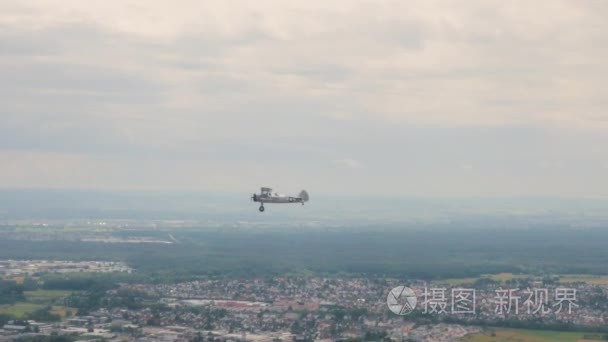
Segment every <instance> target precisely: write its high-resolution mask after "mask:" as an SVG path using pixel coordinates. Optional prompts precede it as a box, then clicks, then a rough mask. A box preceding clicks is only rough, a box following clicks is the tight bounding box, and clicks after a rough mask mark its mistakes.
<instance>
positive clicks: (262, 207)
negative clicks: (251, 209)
mask: <svg viewBox="0 0 608 342" xmlns="http://www.w3.org/2000/svg"><path fill="white" fill-rule="evenodd" d="M260 212H264V205H263V204H262V205H261V206H260Z"/></svg>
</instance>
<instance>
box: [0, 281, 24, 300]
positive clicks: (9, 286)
mask: <svg viewBox="0 0 608 342" xmlns="http://www.w3.org/2000/svg"><path fill="white" fill-rule="evenodd" d="M23 290H24V289H23V285H21V284H17V283H16V282H14V281H9V280H2V279H0V304H14V303H16V302H19V301H23V300H25V296H24V295H23Z"/></svg>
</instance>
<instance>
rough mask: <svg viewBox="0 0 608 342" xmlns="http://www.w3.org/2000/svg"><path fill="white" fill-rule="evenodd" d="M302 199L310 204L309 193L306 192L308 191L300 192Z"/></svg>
mask: <svg viewBox="0 0 608 342" xmlns="http://www.w3.org/2000/svg"><path fill="white" fill-rule="evenodd" d="M300 198H301V199H302V201H304V202H308V200H309V199H310V197H309V196H308V192H306V190H302V191H300Z"/></svg>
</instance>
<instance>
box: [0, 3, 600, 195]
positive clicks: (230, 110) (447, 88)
mask: <svg viewBox="0 0 608 342" xmlns="http://www.w3.org/2000/svg"><path fill="white" fill-rule="evenodd" d="M605 13H608V2H605V1H591V0H590V1H566V0H562V1H555V0H544V1H535V2H528V1H510V2H503V1H481V0H479V1H407V2H403V1H383V2H377V1H333V2H330V3H328V2H325V1H306V2H284V1H256V2H254V3H252V2H246V1H205V2H200V1H176V2H175V1H174V2H170V3H169V2H164V1H105V2H103V3H91V2H82V1H71V0H57V1H34V0H24V1H19V2H10V1H6V2H2V3H0V73H1V74H2V75H3V77H2V78H0V90H1V91H0V162H1V163H2V168H0V188H1V189H13V188H30V189H45V188H54V189H94V190H100V191H114V190H131V191H132V190H158V191H185V190H188V191H215V192H218V191H219V192H222V191H227V192H233V193H239V192H242V193H245V194H249V193H251V192H252V191H255V190H257V189H258V188H259V187H260V186H272V187H274V188H276V189H277V190H279V191H282V192H291V191H298V190H300V189H302V188H305V189H307V190H309V191H310V192H311V196H312V197H313V199H314V196H315V194H316V193H323V192H325V193H337V194H344V195H349V194H351V195H352V194H362V195H366V194H369V195H394V196H423V197H446V196H447V197H478V196H480V197H487V196H489V197H510V196H524V197H526V196H548V197H560V198H581V197H582V198H587V197H600V198H606V197H608V177H606V176H605V175H606V173H607V171H608V158H607V156H608V134H607V133H608V124H607V123H608V113H606V111H605V108H606V104H607V102H606V99H607V98H608V87H607V86H606V81H605V80H606V78H607V76H608V64H606V62H605V61H606V60H608V48H607V46H606V44H605V42H606V41H607V39H608V22H607V21H606V20H605Z"/></svg>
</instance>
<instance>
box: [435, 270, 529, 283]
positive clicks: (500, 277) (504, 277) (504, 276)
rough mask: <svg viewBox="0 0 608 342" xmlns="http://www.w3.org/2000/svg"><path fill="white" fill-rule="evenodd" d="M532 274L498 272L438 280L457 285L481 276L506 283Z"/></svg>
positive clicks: (473, 280) (471, 281) (470, 281)
mask: <svg viewBox="0 0 608 342" xmlns="http://www.w3.org/2000/svg"><path fill="white" fill-rule="evenodd" d="M530 277H531V276H530V275H526V274H513V273H507V272H503V273H496V274H483V275H482V276H481V277H478V278H475V277H469V278H448V279H442V280H439V281H437V282H438V283H439V284H442V285H447V286H455V285H464V284H472V283H474V282H475V281H477V280H478V279H480V278H485V279H492V280H494V281H499V282H501V283H504V282H506V281H509V280H513V279H525V278H530Z"/></svg>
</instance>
